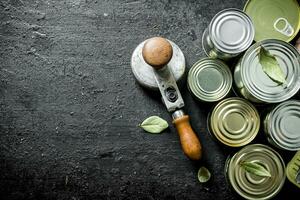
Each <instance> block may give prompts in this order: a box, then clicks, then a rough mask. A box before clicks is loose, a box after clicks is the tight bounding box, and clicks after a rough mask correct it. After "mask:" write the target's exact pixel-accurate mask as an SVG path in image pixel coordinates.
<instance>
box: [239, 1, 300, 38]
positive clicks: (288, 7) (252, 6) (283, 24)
mask: <svg viewBox="0 0 300 200" xmlns="http://www.w3.org/2000/svg"><path fill="white" fill-rule="evenodd" d="M244 12H246V13H247V14H248V15H249V16H250V18H251V19H252V21H253V24H254V27H255V37H254V40H255V41H261V40H264V39H271V38H272V39H279V40H283V41H286V42H289V41H291V40H292V39H293V38H294V37H295V36H296V35H297V33H298V31H299V29H300V8H299V4H298V2H297V0H248V1H247V3H246V4H245V7H244Z"/></svg>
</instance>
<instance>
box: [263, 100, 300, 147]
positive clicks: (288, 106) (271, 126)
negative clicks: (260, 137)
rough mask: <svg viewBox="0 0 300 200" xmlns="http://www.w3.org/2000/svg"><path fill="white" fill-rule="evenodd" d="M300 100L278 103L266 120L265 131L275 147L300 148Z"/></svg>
mask: <svg viewBox="0 0 300 200" xmlns="http://www.w3.org/2000/svg"><path fill="white" fill-rule="evenodd" d="M299 130H300V101H298V100H289V101H285V102H283V103H281V104H279V105H277V106H276V107H275V108H274V109H273V110H272V111H271V112H270V113H268V114H267V116H266V118H265V120H264V132H265V134H266V135H267V138H268V141H269V142H270V143H271V144H272V145H274V146H275V147H278V148H281V149H284V150H290V151H297V150H300V132H299Z"/></svg>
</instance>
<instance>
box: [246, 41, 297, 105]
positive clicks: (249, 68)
mask: <svg viewBox="0 0 300 200" xmlns="http://www.w3.org/2000/svg"><path fill="white" fill-rule="evenodd" d="M260 46H263V47H264V48H265V49H267V50H269V51H270V52H271V53H272V54H273V55H274V56H275V57H276V58H277V61H278V62H279V64H280V66H281V67H282V66H283V67H284V69H282V70H283V71H284V72H285V73H286V87H283V86H282V85H279V84H278V83H276V82H274V81H273V80H271V79H270V78H269V77H268V76H267V75H266V74H265V72H264V71H263V70H262V67H261V65H260V64H259V61H258V58H257V57H258V54H259V48H260ZM253 63H254V64H253ZM253 65H254V66H253ZM241 79H242V82H243V83H244V85H245V87H246V88H247V90H248V91H249V93H250V94H251V95H252V96H254V97H255V98H256V99H258V100H259V101H262V102H267V103H279V102H282V101H285V100H287V99H289V98H291V97H292V96H294V95H295V94H296V93H297V92H298V90H299V88H300V54H299V53H298V51H297V50H296V49H295V47H293V46H292V45H291V44H289V43H286V42H284V41H281V40H277V39H267V40H262V41H260V42H257V43H255V44H253V45H252V46H251V47H250V48H249V49H248V50H247V51H246V53H245V54H244V55H243V57H242V60H241Z"/></svg>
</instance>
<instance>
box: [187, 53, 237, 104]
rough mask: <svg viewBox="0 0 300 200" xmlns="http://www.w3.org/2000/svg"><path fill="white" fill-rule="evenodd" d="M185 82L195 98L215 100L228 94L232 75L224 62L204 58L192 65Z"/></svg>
mask: <svg viewBox="0 0 300 200" xmlns="http://www.w3.org/2000/svg"><path fill="white" fill-rule="evenodd" d="M187 82H188V88H189V90H190V91H191V93H192V94H193V95H194V96H195V97H196V98H197V99H199V100H201V101H205V102H215V101H219V100H221V99H223V98H224V97H225V96H226V95H228V93H229V91H230V89H231V86H232V75H231V71H230V69H229V67H228V66H227V65H226V64H225V63H224V62H222V61H220V60H217V59H212V58H204V59H201V60H199V61H198V62H196V63H195V64H194V65H193V66H192V68H191V69H190V71H189V73H188V81H187Z"/></svg>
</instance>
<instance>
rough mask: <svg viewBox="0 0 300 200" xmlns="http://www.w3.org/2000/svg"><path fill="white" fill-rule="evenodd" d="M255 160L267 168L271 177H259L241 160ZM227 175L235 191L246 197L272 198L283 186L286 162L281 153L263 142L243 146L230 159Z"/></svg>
mask: <svg viewBox="0 0 300 200" xmlns="http://www.w3.org/2000/svg"><path fill="white" fill-rule="evenodd" d="M244 161H247V162H255V163H257V164H261V165H262V166H263V167H264V168H266V169H267V170H268V171H269V172H270V174H271V177H259V176H256V175H253V174H250V173H248V172H246V170H244V169H243V168H242V167H241V165H240V163H241V162H244ZM227 166H228V168H227V177H228V179H229V181H230V183H231V185H232V187H233V188H234V189H235V191H236V192H237V193H238V194H239V195H241V196H242V197H244V198H245V199H270V198H272V197H274V196H275V195H276V194H277V193H278V192H279V191H280V190H281V188H282V187H283V184H284V181H285V164H284V161H283V159H282V158H281V156H280V155H279V153H277V152H276V151H275V150H274V149H272V148H271V147H268V146H266V145H262V144H252V145H248V146H246V147H244V148H242V149H241V150H240V151H238V152H237V153H236V154H235V155H234V156H233V157H232V158H231V159H230V161H229V163H228V165H227Z"/></svg>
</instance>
